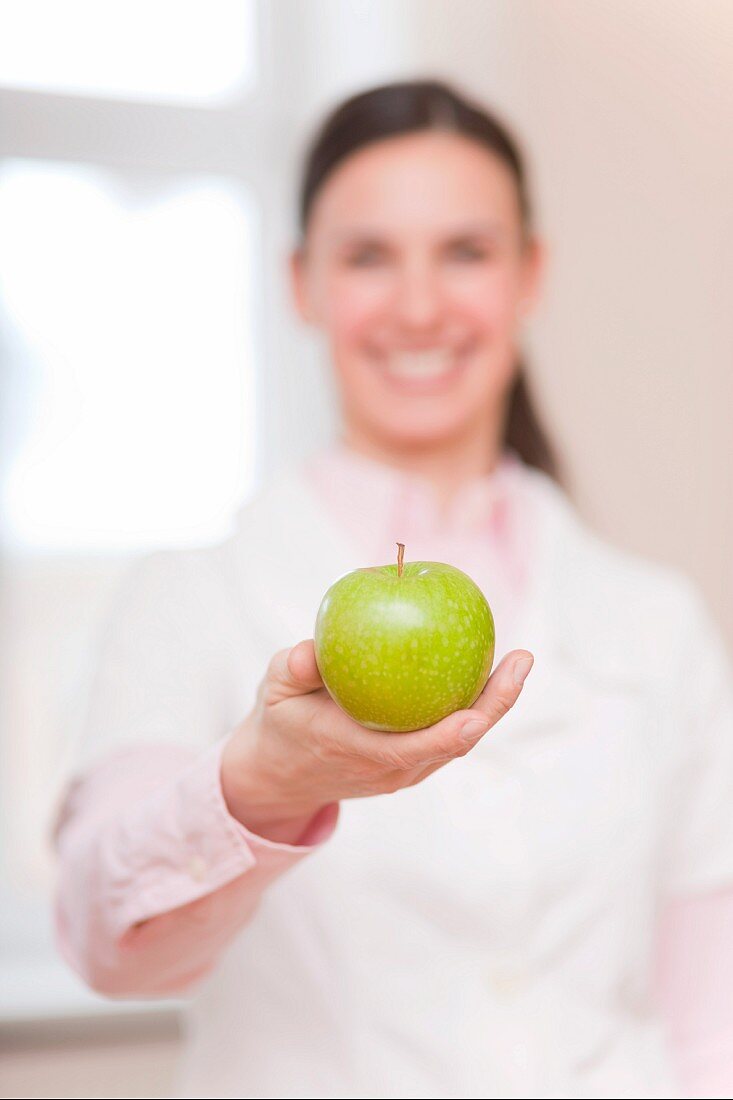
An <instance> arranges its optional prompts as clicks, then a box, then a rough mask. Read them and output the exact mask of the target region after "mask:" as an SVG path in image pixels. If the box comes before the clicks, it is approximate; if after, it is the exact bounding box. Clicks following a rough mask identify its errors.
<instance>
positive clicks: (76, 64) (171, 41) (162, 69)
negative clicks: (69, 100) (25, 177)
mask: <svg viewBox="0 0 733 1100" xmlns="http://www.w3.org/2000/svg"><path fill="white" fill-rule="evenodd" d="M39 28H43V33H39ZM256 60H257V55H256V36H255V7H254V5H253V4H252V3H251V2H247V0H186V2H185V3H184V2H181V0H105V2H104V3H103V4H100V3H99V0H17V2H15V3H11V4H8V5H6V10H5V12H4V13H3V26H2V34H1V35H0V84H4V85H6V86H8V87H14V88H31V89H33V90H34V91H44V92H67V93H73V94H77V95H87V96H108V97H111V98H115V99H128V100H130V99H140V100H148V101H161V102H166V101H167V102H182V103H198V104H203V105H216V104H218V103H221V102H223V101H226V100H228V99H231V98H232V96H233V95H235V94H237V95H241V94H242V93H245V92H247V91H248V90H249V89H250V88H251V87H252V85H253V83H254V79H255V75H256Z"/></svg>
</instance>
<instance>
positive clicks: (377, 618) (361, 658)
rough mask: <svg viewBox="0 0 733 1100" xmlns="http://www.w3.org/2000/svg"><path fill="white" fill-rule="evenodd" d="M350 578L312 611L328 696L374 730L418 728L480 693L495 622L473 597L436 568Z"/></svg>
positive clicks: (428, 565) (469, 588)
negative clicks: (315, 613)
mask: <svg viewBox="0 0 733 1100" xmlns="http://www.w3.org/2000/svg"><path fill="white" fill-rule="evenodd" d="M398 547H399V552H398V560H397V564H396V565H381V566H374V567H372V568H368V569H355V570H353V572H351V573H346V574H345V575H344V576H343V577H340V578H339V580H337V581H336V582H335V584H332V585H331V587H330V588H329V589H328V591H327V592H326V594H325V596H324V597H323V600H322V601H321V606H320V608H319V610H318V616H317V619H316V627H315V637H314V641H315V650H316V660H317V662H318V668H319V671H320V673H321V676H322V678H323V682H324V684H325V685H326V688H327V689H328V692H329V694H330V695H331V697H332V698H333V699H334V700H335V702H336V703H338V705H339V706H340V707H341V708H342V709H343V710H345V711H346V713H347V714H349V715H351V717H352V718H355V719H356V721H357V722H360V723H361V724H362V725H363V726H368V727H369V728H370V729H374V730H386V731H389V732H395V733H396V732H406V731H407V730H415V729H422V728H423V727H424V726H430V725H432V724H433V723H434V722H439V721H440V719H441V718H445V716H446V715H448V714H452V713H453V711H455V710H460V709H461V708H462V707H470V706H471V704H472V703H474V702H475V700H476V699H477V697H478V696H479V695H480V694H481V690H482V689H483V687H484V684H485V683H486V681H487V679H488V676H489V673H490V671H491V664H492V661H493V659H494V618H493V615H492V614H491V608H490V607H489V605H488V603H487V602H486V598H485V597H484V594H483V593H482V591H481V589H480V588H479V587H478V585H476V584H475V583H474V582H473V581H472V580H471V578H470V577H468V576H467V575H466V574H465V573H463V572H462V571H461V570H460V569H456V568H455V567H454V566H452V565H444V564H443V563H441V562H435V561H413V562H405V563H403V554H404V547H403V546H402V544H401V543H398Z"/></svg>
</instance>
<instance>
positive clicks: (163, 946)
mask: <svg viewBox="0 0 733 1100" xmlns="http://www.w3.org/2000/svg"><path fill="white" fill-rule="evenodd" d="M307 472H308V476H309V477H310V478H311V479H312V483H313V484H314V486H315V487H316V489H317V491H318V493H319V495H320V496H321V499H322V500H323V502H324V503H325V505H326V506H327V507H328V508H329V509H330V510H331V511H332V512H333V514H334V516H336V517H337V518H338V520H339V521H340V523H341V525H342V526H343V528H344V529H345V531H346V532H347V534H348V535H349V537H350V538H351V539H352V540H353V541H354V543H355V544H358V545H359V546H360V547H362V548H363V556H364V562H365V564H366V563H373V562H386V561H389V560H393V558H394V550H395V547H394V546H393V544H392V542H391V541H390V538H389V537H388V536H387V534H386V533H387V532H389V531H392V530H394V529H395V523H394V519H395V517H397V516H398V517H399V530H400V531H401V532H402V533H403V537H404V540H405V542H406V544H407V557H408V559H409V560H419V559H420V558H422V557H428V556H429V557H438V556H440V560H444V561H450V562H451V563H453V564H455V565H457V566H458V567H460V568H462V569H464V570H465V571H466V572H467V573H469V575H471V576H473V577H474V579H475V580H476V581H477V582H478V583H479V585H481V587H482V588H484V590H485V591H490V592H491V593H492V605H493V609H494V612H495V617H496V621H497V624H501V625H502V626H503V627H504V629H505V630H509V631H510V628H511V624H512V623H513V622H514V621H515V618H516V615H517V611H518V609H519V608H520V607H521V601H522V594H523V589H524V585H525V581H526V578H527V576H528V575H529V572H530V570H531V566H532V539H531V531H532V524H531V517H527V516H526V515H523V514H521V511H520V510H519V509H518V508H517V507H516V497H515V494H514V492H513V489H514V486H515V484H516V477H517V460H516V459H515V458H514V457H513V456H511V455H510V454H508V455H506V456H505V457H504V459H503V460H502V462H501V464H500V466H499V467H498V469H497V470H496V471H495V472H494V473H493V474H492V475H491V476H489V477H486V478H479V479H476V480H475V481H472V482H469V483H466V484H465V485H463V486H462V487H461V489H460V490H459V491H458V492H457V493H455V494H454V496H453V498H452V499H451V501H450V504H449V506H448V508H447V510H446V511H445V512H442V513H441V512H440V511H439V509H438V507H437V504H436V500H435V497H434V495H433V491H432V488H431V486H430V485H429V483H427V482H425V481H423V480H422V479H420V478H417V477H413V476H406V475H404V474H401V473H399V472H397V471H395V470H393V469H392V468H390V467H387V466H384V465H381V464H379V463H375V462H372V461H371V460H368V459H365V458H362V457H360V456H358V455H356V454H354V453H353V452H350V451H347V450H346V449H345V448H343V447H340V446H334V447H331V448H328V449H326V450H324V451H321V452H319V453H317V454H316V455H314V456H312V457H311V459H310V461H309V462H308V464H307ZM428 544H429V545H430V548H431V553H430V554H427V553H425V552H424V551H422V550H421V547H422V546H423V545H425V546H427V545H428ZM436 546H437V547H438V548H439V549H440V555H438V554H437V553H436ZM298 640H299V639H293V642H295V641H298ZM497 644H498V651H499V653H500V654H501V652H502V637H501V634H500V635H499V637H498V638H497ZM243 717H244V716H243ZM223 744H224V742H223V741H220V742H219V743H218V744H216V745H214V746H213V747H211V748H210V749H208V750H206V751H204V752H203V753H201V752H200V751H197V750H196V749H193V748H190V747H187V746H185V745H175V744H166V745H164V744H156V743H150V744H146V745H144V746H143V745H138V746H136V747H131V748H129V749H124V750H120V751H118V752H117V753H115V754H114V755H112V756H110V757H108V758H107V759H106V760H103V761H102V762H101V763H98V764H96V765H95V766H93V767H91V768H90V769H88V770H87V771H85V772H84V773H83V774H82V775H80V776H79V777H78V778H76V779H75V781H74V782H73V783H72V785H71V786H70V788H69V790H68V792H67V796H66V798H65V801H64V804H63V806H62V811H61V814H60V816H59V822H58V825H57V832H56V836H57V846H58V853H59V887H58V894H57V906H56V917H57V928H58V939H59V944H60V947H61V950H62V952H63V954H64V955H65V957H66V958H67V960H68V961H69V963H70V965H71V966H72V967H74V969H76V970H77V971H78V972H79V973H80V974H81V975H82V976H83V977H84V978H85V980H86V981H87V982H88V983H89V984H90V985H91V986H93V987H94V988H95V989H97V990H99V991H100V992H103V993H106V994H109V995H125V994H127V995H157V994H161V995H162V994H170V993H174V992H179V991H182V990H185V989H186V988H187V987H189V986H190V985H191V984H192V983H194V982H195V981H196V980H197V979H198V978H200V977H201V976H202V975H204V974H206V973H207V972H208V971H209V970H210V969H211V968H212V967H213V966H214V965H215V963H216V961H217V959H218V957H219V955H220V953H221V952H222V951H223V949H224V948H225V947H226V946H227V944H228V943H229V942H230V941H231V940H232V939H233V937H234V936H235V935H236V934H237V933H238V932H239V931H240V930H241V928H242V927H243V926H244V925H245V924H246V923H247V920H248V919H249V917H250V915H251V914H252V913H253V912H254V910H255V908H256V907H257V904H258V901H259V899H260V897H261V896H262V893H263V891H264V890H265V889H266V888H267V886H268V884H269V883H271V882H272V881H273V880H274V879H275V878H277V877H278V876H279V875H282V874H283V873H284V872H285V871H287V870H288V868H290V867H292V866H293V865H294V864H296V863H297V862H298V861H300V860H302V859H304V858H306V857H307V856H308V854H309V853H310V852H312V851H313V850H314V849H315V848H316V847H318V846H319V845H320V844H323V843H325V842H327V840H328V838H329V836H330V835H331V834H332V832H333V830H334V829H335V828H336V827H337V821H338V813H339V808H338V805H332V806H326V807H324V808H323V809H322V810H321V811H320V812H319V813H318V814H316V815H315V817H314V818H313V819H312V821H311V822H310V823H309V824H308V826H307V827H306V829H305V830H304V832H303V833H302V835H301V836H300V837H299V838H298V843H297V844H282V843H275V842H273V841H270V840H267V839H264V838H263V837H260V836H257V835H256V834H254V833H252V832H251V831H250V830H248V829H246V828H245V827H244V826H242V825H241V824H240V823H239V822H238V821H236V820H235V819H234V818H233V817H232V816H231V815H230V814H229V812H228V810H227V807H226V805H225V803H224V799H223V795H222V791H221V785H220V776H219V769H220V755H221V750H222V747H223ZM732 922H733V891H731V892H727V891H726V892H718V893H715V894H710V895H707V896H697V897H694V898H692V897H691V898H683V899H680V900H678V901H676V902H675V903H674V904H672V905H670V906H668V909H667V911H666V912H665V913H664V914H663V917H662V920H661V922H660V934H659V952H658V955H659V974H660V978H659V996H660V999H661V1006H662V1011H663V1013H664V1015H665V1016H666V1018H667V1020H668V1024H669V1033H670V1036H671V1040H672V1043H673V1045H674V1051H675V1054H676V1060H677V1064H678V1067H679V1073H680V1077H681V1079H682V1080H683V1082H684V1083H685V1086H686V1088H687V1090H688V1093H689V1095H691V1096H701V1097H702V1096H705V1097H712V1096H726V1095H729V1093H730V1090H731V1086H733V1011H732V1010H731V1004H730V997H729V991H730V989H731V987H733V950H731V947H730V946H729V945H728V942H727V941H728V937H727V936H726V932H727V929H728V928H729V927H730V926H731V923H732Z"/></svg>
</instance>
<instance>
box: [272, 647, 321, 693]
mask: <svg viewBox="0 0 733 1100" xmlns="http://www.w3.org/2000/svg"><path fill="white" fill-rule="evenodd" d="M267 686H268V691H267V701H268V702H269V703H277V702H280V701H281V700H282V699H289V698H292V697H293V696H294V695H307V694H308V693H309V692H311V691H317V690H318V689H319V688H322V687H323V680H322V679H321V674H320V673H319V671H318V665H317V664H316V654H315V648H314V646H313V640H312V639H311V638H308V639H307V640H305V641H302V642H298V644H297V645H294V646H293V647H292V649H281V650H280V651H279V652H278V653H276V654H275V656H274V657H273V658H272V660H271V661H270V665H269V668H268V670H267Z"/></svg>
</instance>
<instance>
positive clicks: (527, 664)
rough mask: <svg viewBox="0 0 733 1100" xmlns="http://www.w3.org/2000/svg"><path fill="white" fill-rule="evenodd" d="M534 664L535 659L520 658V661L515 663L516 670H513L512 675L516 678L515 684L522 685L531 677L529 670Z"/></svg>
mask: <svg viewBox="0 0 733 1100" xmlns="http://www.w3.org/2000/svg"><path fill="white" fill-rule="evenodd" d="M533 664H534V657H520V658H519V660H518V661H515V662H514V668H513V669H512V675H513V676H514V683H515V684H519V686H520V687H521V685H522V684H523V683H524V681H525V680H526V679H527V677H528V676H529V670H530V669H531V667H532V665H533Z"/></svg>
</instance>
